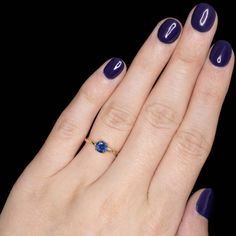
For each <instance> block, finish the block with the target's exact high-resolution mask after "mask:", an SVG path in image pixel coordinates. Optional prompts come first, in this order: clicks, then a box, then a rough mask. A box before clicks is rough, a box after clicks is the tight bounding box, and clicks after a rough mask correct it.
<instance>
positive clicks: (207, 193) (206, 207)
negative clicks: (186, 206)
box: [196, 188, 214, 219]
mask: <svg viewBox="0 0 236 236" xmlns="http://www.w3.org/2000/svg"><path fill="white" fill-rule="evenodd" d="M213 201H214V193H213V190H212V189H211V188H207V189H205V190H204V191H203V192H202V193H201V195H200V197H199V199H198V201H197V204H196V210H197V212H198V213H199V214H200V215H201V216H203V217H205V218H207V219H209V217H210V215H211V210H212V206H213Z"/></svg>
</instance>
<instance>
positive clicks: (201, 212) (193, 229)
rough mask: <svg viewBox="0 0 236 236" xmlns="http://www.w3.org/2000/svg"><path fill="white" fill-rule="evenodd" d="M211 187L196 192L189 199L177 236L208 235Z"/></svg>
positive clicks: (211, 201) (211, 202) (212, 197)
mask: <svg viewBox="0 0 236 236" xmlns="http://www.w3.org/2000/svg"><path fill="white" fill-rule="evenodd" d="M213 199H214V196H213V191H212V189H204V190H199V191H198V192H196V193H195V194H194V195H193V196H191V198H190V199H189V201H188V203H187V206H186V209H185V212H184V215H183V218H182V221H181V223H180V226H179V229H178V232H177V234H176V235H177V236H189V235H191V236H208V219H209V217H210V213H211V210H212V205H213Z"/></svg>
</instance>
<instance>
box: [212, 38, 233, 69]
mask: <svg viewBox="0 0 236 236" xmlns="http://www.w3.org/2000/svg"><path fill="white" fill-rule="evenodd" d="M231 55H232V47H231V45H230V43H229V42H227V41H225V40H219V41H217V42H216V43H215V44H214V46H213V47H212V49H211V52H210V56H209V57H210V61H211V63H212V64H213V65H215V66H219V67H224V66H226V65H227V64H228V63H229V61H230V58H231Z"/></svg>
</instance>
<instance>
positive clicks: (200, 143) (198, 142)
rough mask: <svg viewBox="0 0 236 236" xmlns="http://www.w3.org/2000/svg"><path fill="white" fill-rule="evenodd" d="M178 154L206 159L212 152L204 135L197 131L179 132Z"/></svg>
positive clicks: (177, 135)
mask: <svg viewBox="0 0 236 236" xmlns="http://www.w3.org/2000/svg"><path fill="white" fill-rule="evenodd" d="M176 143H177V146H176V147H177V148H178V152H179V153H180V154H182V155H184V156H185V155H187V156H189V155H191V156H197V157H205V155H206V154H208V153H209V151H210V144H209V143H208V142H207V141H206V138H205V137H204V135H203V134H201V133H200V132H198V131H196V130H191V131H185V130H184V131H178V132H177V134H176Z"/></svg>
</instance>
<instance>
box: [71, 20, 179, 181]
mask: <svg viewBox="0 0 236 236" xmlns="http://www.w3.org/2000/svg"><path fill="white" fill-rule="evenodd" d="M161 24H162V26H160V25H161ZM157 32H158V33H157ZM180 32H181V25H180V24H179V22H178V21H176V20H174V19H167V20H165V21H164V22H161V23H160V24H158V26H157V27H156V29H155V30H154V31H153V32H152V34H151V35H150V37H149V38H148V39H147V41H146V42H145V44H144V45H143V47H142V48H141V50H140V51H139V53H138V54H137V56H136V57H135V59H134V61H133V63H132V64H131V66H130V68H129V70H128V72H127V74H126V76H125V78H124V80H123V81H122V83H121V84H120V86H119V87H118V88H117V90H116V91H115V93H114V94H113V95H112V96H111V97H110V99H109V100H108V101H107V102H106V104H105V105H104V107H103V108H102V110H101V112H100V113H99V115H98V118H97V119H96V121H95V124H94V126H93V128H92V130H91V133H90V135H89V137H90V138H91V140H94V141H98V140H100V139H102V140H104V141H106V142H107V143H108V144H109V145H110V146H111V147H112V148H113V149H114V150H117V151H119V150H120V148H121V147H122V145H123V144H124V142H125V140H126V138H127V136H128V134H129V132H130V130H131V129H132V127H133V124H134V122H135V120H136V117H137V115H138V113H139V111H140V109H141V107H142V105H143V103H144V101H145V99H146V97H147V96H148V94H149V92H150V90H151V88H152V87H153V84H154V83H155V81H156V79H157V77H158V76H159V74H160V73H161V71H162V70H163V67H164V66H165V64H166V63H167V61H168V60H169V58H170V55H171V54H172V52H173V50H174V48H175V46H176V43H177V38H178V36H179V35H180ZM157 35H158V37H157ZM101 156H102V157H104V158H100V157H101ZM113 159H114V155H112V154H111V153H103V154H101V153H99V152H96V151H95V150H94V146H93V145H91V144H87V145H85V147H84V148H83V149H82V150H81V152H80V153H79V155H78V158H77V159H75V160H74V162H75V164H74V166H75V168H77V167H76V166H79V167H80V170H81V171H80V172H81V173H82V174H81V175H82V176H84V178H86V179H87V181H90V182H91V181H93V180H94V179H97V178H98V177H99V176H100V175H101V174H102V173H103V172H104V171H105V170H106V169H107V167H108V166H109V165H110V164H111V162H112V161H113ZM72 164H73V163H72ZM86 166H89V168H85V167H86ZM77 172H78V170H77V169H76V173H77ZM84 172H86V173H84ZM88 176H89V177H88ZM89 179H90V180H89Z"/></svg>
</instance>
